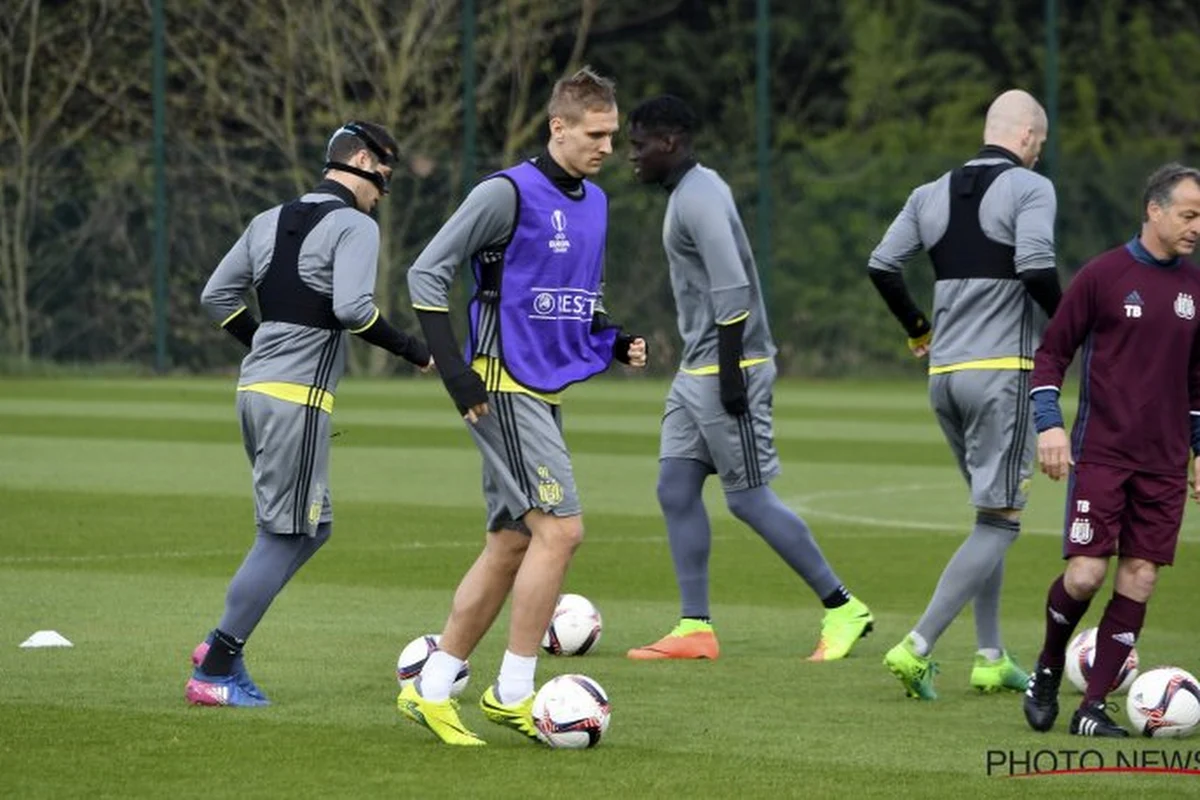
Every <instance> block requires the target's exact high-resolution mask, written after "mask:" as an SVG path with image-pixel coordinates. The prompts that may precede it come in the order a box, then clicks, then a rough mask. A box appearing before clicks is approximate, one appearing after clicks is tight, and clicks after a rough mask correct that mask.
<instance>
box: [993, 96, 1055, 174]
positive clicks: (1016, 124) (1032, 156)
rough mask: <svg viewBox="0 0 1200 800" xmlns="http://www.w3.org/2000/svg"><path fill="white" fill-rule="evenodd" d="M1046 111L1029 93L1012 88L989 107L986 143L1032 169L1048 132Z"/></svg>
mask: <svg viewBox="0 0 1200 800" xmlns="http://www.w3.org/2000/svg"><path fill="white" fill-rule="evenodd" d="M1047 127H1048V125H1047V121H1046V110H1045V109H1043V108H1042V104H1041V103H1039V102H1038V101H1037V100H1035V99H1034V97H1033V95H1031V94H1030V93H1029V92H1026V91H1022V90H1021V89H1009V90H1008V91H1007V92H1004V93H1003V94H1001V95H1000V96H999V97H997V98H996V99H995V100H993V101H992V104H991V106H989V107H988V112H987V121H986V122H985V123H984V126H983V143H984V144H990V145H996V146H997V147H1003V148H1004V149H1005V150H1010V151H1012V152H1013V153H1016V154H1017V155H1018V156H1020V157H1021V160H1022V161H1023V162H1024V163H1025V166H1027V167H1032V166H1033V165H1034V164H1035V163H1037V157H1038V155H1039V154H1040V153H1041V152H1042V143H1043V142H1045V141H1046V133H1047Z"/></svg>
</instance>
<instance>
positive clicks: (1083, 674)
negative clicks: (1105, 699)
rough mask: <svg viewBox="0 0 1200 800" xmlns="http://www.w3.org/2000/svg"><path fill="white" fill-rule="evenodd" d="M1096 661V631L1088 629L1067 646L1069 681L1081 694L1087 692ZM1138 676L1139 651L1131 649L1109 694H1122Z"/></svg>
mask: <svg viewBox="0 0 1200 800" xmlns="http://www.w3.org/2000/svg"><path fill="white" fill-rule="evenodd" d="M1095 660H1096V629H1095V628H1088V629H1087V630H1085V631H1080V632H1079V633H1078V634H1076V635H1075V638H1074V639H1072V640H1071V643H1070V644H1069V645H1067V665H1066V673H1067V679H1068V680H1070V681H1071V683H1072V684H1073V685H1074V686H1075V688H1076V689H1078V690H1079V691H1080V692H1086V691H1087V682H1088V675H1090V674H1091V673H1092V663H1093V662H1094V661H1095ZM1137 674H1138V654H1137V649H1136V648H1134V649H1130V651H1129V656H1128V658H1126V659H1125V663H1124V664H1122V665H1121V669H1120V670H1119V671H1118V672H1117V677H1116V678H1114V679H1113V683H1112V686H1110V687H1109V689H1108V693H1109V694H1121V693H1122V692H1124V691H1125V690H1127V689H1128V688H1129V685H1130V684H1131V683H1133V679H1134V678H1136V677H1137Z"/></svg>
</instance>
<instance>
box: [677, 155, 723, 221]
mask: <svg viewBox="0 0 1200 800" xmlns="http://www.w3.org/2000/svg"><path fill="white" fill-rule="evenodd" d="M715 198H720V199H721V200H722V201H728V202H732V200H733V192H732V191H731V190H730V188H729V184H728V183H726V182H725V179H724V178H722V177H721V174H720V173H719V172H717V171H716V170H715V169H712V168H710V167H706V166H704V165H703V164H697V165H696V166H694V167H692V168H691V169H689V170H688V171H687V173H686V174H685V175H684V176H683V177H682V178H681V179H680V180H679V185H677V186H676V187H675V189H674V191H672V192H671V200H672V201H673V203H674V205H675V206H676V208H678V209H680V210H683V211H697V210H708V209H711V208H712V207H713V201H714V199H715Z"/></svg>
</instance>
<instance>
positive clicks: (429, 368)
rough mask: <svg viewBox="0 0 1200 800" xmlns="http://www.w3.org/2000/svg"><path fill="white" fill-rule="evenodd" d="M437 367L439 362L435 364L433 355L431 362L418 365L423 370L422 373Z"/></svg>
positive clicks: (430, 358)
mask: <svg viewBox="0 0 1200 800" xmlns="http://www.w3.org/2000/svg"><path fill="white" fill-rule="evenodd" d="M436 367H437V364H435V363H434V362H433V356H430V357H429V363H428V364H426V365H425V366H423V367H418V369H419V370H421V372H422V373H425V372H432V371H433V370H434V369H435V368H436Z"/></svg>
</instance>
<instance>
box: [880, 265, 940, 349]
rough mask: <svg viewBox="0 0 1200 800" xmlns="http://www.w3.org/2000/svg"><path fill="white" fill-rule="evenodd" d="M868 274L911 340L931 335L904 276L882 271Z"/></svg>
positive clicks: (927, 322) (927, 323) (926, 321)
mask: <svg viewBox="0 0 1200 800" xmlns="http://www.w3.org/2000/svg"><path fill="white" fill-rule="evenodd" d="M867 272H868V273H869V274H870V276H871V282H872V283H874V284H875V288H876V289H877V290H878V291H879V295H880V297H882V298H883V302H885V303H887V307H888V310H890V311H891V312H892V316H894V317H895V318H896V319H897V320H899V321H900V324H901V325H903V326H904V330H905V332H906V333H908V336H909V338H911V339H917V338H919V337H921V336H924V335H925V334H927V333H929V320H928V319H927V318H926V317H925V314H924V313H922V311H921V309H919V308H917V304H916V303H915V302H913V299H912V295H910V294H909V293H908V286H907V285H906V284H905V283H904V275H902V274H901V273H899V272H888V271H887V270H882V269H868V270H867Z"/></svg>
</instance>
